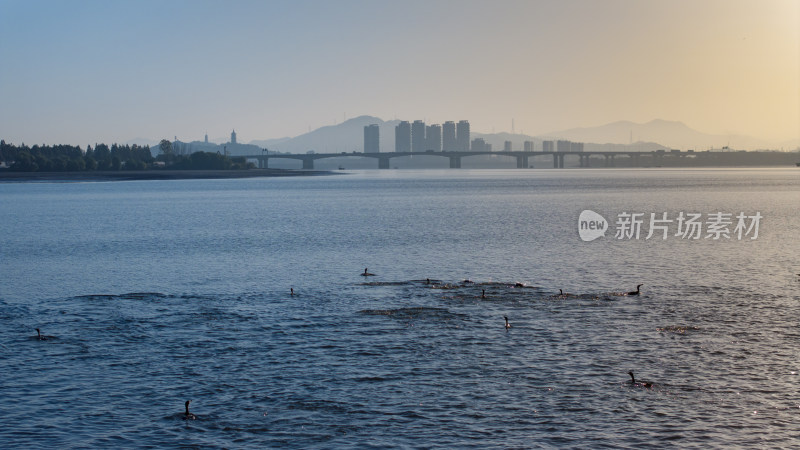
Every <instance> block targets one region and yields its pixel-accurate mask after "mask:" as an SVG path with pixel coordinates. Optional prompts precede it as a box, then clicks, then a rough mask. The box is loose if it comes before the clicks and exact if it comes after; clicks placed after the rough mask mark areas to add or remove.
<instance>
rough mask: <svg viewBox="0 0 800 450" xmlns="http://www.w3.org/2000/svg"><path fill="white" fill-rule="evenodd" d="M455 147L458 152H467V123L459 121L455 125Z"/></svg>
mask: <svg viewBox="0 0 800 450" xmlns="http://www.w3.org/2000/svg"><path fill="white" fill-rule="evenodd" d="M456 147H457V148H458V151H460V152H468V151H469V121H466V120H460V121H459V122H458V125H456Z"/></svg>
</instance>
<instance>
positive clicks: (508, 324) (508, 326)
mask: <svg viewBox="0 0 800 450" xmlns="http://www.w3.org/2000/svg"><path fill="white" fill-rule="evenodd" d="M503 319H506V330H507V329H509V328H511V324H510V323H508V316H503Z"/></svg>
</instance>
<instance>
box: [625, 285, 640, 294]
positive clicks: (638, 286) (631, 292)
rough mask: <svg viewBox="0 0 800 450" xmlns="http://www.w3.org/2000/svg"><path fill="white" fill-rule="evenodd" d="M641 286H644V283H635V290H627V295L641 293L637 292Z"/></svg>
mask: <svg viewBox="0 0 800 450" xmlns="http://www.w3.org/2000/svg"><path fill="white" fill-rule="evenodd" d="M642 286H644V285H643V284H637V285H636V290H635V291H630V292H628V295H639V294H640V293H641V292H639V288H640V287H642Z"/></svg>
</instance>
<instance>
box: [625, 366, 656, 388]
mask: <svg viewBox="0 0 800 450" xmlns="http://www.w3.org/2000/svg"><path fill="white" fill-rule="evenodd" d="M628 375H630V376H631V384H633V385H638V386H642V387H646V388H648V389H649V388H651V387H653V383H650V382H648V381H639V382H636V378H634V376H633V371H632V370H631V371H630V372H628Z"/></svg>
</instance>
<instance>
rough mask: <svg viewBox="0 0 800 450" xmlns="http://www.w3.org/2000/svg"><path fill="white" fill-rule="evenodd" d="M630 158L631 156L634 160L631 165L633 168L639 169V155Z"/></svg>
mask: <svg viewBox="0 0 800 450" xmlns="http://www.w3.org/2000/svg"><path fill="white" fill-rule="evenodd" d="M630 156H631V160H632V162H631V165H632V166H633V167H639V154H638V153H633V154H631V155H630Z"/></svg>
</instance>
